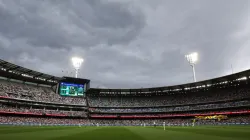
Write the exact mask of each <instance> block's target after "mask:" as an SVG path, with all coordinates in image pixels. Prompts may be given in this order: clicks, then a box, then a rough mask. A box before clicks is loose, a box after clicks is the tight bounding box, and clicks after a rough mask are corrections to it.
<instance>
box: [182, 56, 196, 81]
mask: <svg viewBox="0 0 250 140" xmlns="http://www.w3.org/2000/svg"><path fill="white" fill-rule="evenodd" d="M185 57H186V58H187V61H188V62H189V64H190V66H191V67H192V70H193V77H194V82H196V76H195V68H194V66H195V64H196V62H197V61H198V53H197V52H194V53H191V54H188V55H185Z"/></svg>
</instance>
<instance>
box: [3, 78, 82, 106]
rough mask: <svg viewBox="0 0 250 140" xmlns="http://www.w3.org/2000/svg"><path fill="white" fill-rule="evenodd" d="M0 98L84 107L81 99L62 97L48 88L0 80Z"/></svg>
mask: <svg viewBox="0 0 250 140" xmlns="http://www.w3.org/2000/svg"><path fill="white" fill-rule="evenodd" d="M0 96H4V97H9V98H15V99H24V100H31V101H38V102H48V103H61V104H76V105H86V100H85V99H84V98H81V97H63V96H60V95H59V94H56V93H55V92H54V91H53V90H52V89H51V88H49V87H42V86H36V85H31V84H23V83H18V82H12V81H6V80H0Z"/></svg>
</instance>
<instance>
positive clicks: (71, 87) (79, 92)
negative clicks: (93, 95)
mask: <svg viewBox="0 0 250 140" xmlns="http://www.w3.org/2000/svg"><path fill="white" fill-rule="evenodd" d="M84 91H85V90H84V85H83V84H73V83H65V82H61V83H60V89H59V92H60V95H61V96H83V95H84Z"/></svg>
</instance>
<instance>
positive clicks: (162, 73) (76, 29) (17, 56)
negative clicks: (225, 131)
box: [0, 0, 250, 88]
mask: <svg viewBox="0 0 250 140" xmlns="http://www.w3.org/2000/svg"><path fill="white" fill-rule="evenodd" d="M249 19H250V2H249V1H248V0H240V1H235V0H189V1H186V0H154V1H151V0H143V1H142V0H141V1H139V0H138V1H133V0H51V1H50V0H43V1H38V0H19V1H18V0H0V21H1V22H0V48H1V51H0V56H1V58H3V59H6V60H8V61H11V62H13V63H17V64H20V65H24V66H26V67H29V68H33V69H36V70H39V71H42V72H46V73H50V74H55V75H58V76H61V75H73V73H72V71H73V68H72V66H71V64H70V58H71V57H72V56H75V55H76V56H81V57H83V58H84V59H85V62H84V64H83V67H82V70H81V73H80V76H81V77H85V78H90V79H91V80H92V87H103V88H123V87H125V88H129V87H132V88H134V87H139V88H140V87H151V86H157V87H158V86H164V85H173V84H181V83H187V82H191V81H192V72H191V68H190V67H189V65H188V63H187V61H186V60H185V58H184V55H185V54H187V53H190V52H193V51H197V52H198V53H199V62H198V64H197V65H196V71H197V78H198V80H204V79H209V78H213V77H217V76H222V75H225V74H229V73H230V71H231V70H230V67H231V64H232V65H233V67H234V71H235V72H237V71H241V70H244V69H249V68H250V65H248V64H246V63H245V60H247V59H250V56H249V55H248V53H247V52H249V51H250V49H249V48H250V47H249V45H250V40H249V38H250V27H249V25H250V20H249ZM62 71H64V73H62Z"/></svg>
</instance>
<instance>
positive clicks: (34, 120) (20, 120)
mask: <svg viewBox="0 0 250 140" xmlns="http://www.w3.org/2000/svg"><path fill="white" fill-rule="evenodd" d="M164 122H165V124H166V125H192V124H193V122H194V119H192V118H189V119H150V120H149V119H148V120H100V119H98V120H90V119H65V118H42V117H14V116H0V123H1V124H7V123H9V124H41V125H45V124H64V125H95V126H96V125H98V124H99V125H100V126H101V125H102V126H103V125H109V126H111V125H137V126H144V124H145V125H146V126H149V125H154V124H155V125H161V126H162V125H163V123H164ZM221 123H228V124H230V123H235V124H237V123H250V116H236V117H228V119H225V120H220V121H218V120H196V121H195V124H196V125H199V124H209V125H210V124H213V125H218V124H221Z"/></svg>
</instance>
